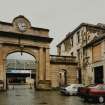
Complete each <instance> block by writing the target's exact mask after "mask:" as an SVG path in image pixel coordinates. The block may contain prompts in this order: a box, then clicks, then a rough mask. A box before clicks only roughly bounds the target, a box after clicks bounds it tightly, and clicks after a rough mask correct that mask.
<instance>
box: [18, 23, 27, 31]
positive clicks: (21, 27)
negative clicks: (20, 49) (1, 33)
mask: <svg viewBox="0 0 105 105" xmlns="http://www.w3.org/2000/svg"><path fill="white" fill-rule="evenodd" d="M17 27H18V28H19V30H20V31H21V32H24V31H26V30H27V24H26V23H25V22H19V23H17Z"/></svg>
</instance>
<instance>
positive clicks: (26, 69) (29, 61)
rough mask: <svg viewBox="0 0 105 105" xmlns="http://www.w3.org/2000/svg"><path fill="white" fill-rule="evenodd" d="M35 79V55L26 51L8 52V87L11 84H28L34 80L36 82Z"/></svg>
mask: <svg viewBox="0 0 105 105" xmlns="http://www.w3.org/2000/svg"><path fill="white" fill-rule="evenodd" d="M35 79H36V58H35V57H34V56H32V55H31V54H29V53H26V52H22V53H21V52H13V53H10V54H8V56H7V58H6V83H7V88H8V86H9V85H27V84H29V83H32V82H33V84H35ZM31 80H32V81H31ZM34 86H35V85H34Z"/></svg>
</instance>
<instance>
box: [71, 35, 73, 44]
mask: <svg viewBox="0 0 105 105" xmlns="http://www.w3.org/2000/svg"><path fill="white" fill-rule="evenodd" d="M71 46H73V36H72V37H71Z"/></svg>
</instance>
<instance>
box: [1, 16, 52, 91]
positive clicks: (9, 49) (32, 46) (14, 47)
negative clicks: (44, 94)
mask: <svg viewBox="0 0 105 105" xmlns="http://www.w3.org/2000/svg"><path fill="white" fill-rule="evenodd" d="M48 33H49V30H48V29H43V28H36V27H32V26H31V23H30V22H29V20H27V19H26V18H25V17H24V16H18V17H16V18H14V19H13V22H12V23H6V22H0V81H3V83H4V85H3V88H4V89H6V58H7V56H8V55H9V54H11V53H13V52H21V54H22V53H23V52H26V53H29V54H31V55H32V56H34V57H35V58H36V61H37V69H36V76H35V80H36V84H35V85H36V89H50V88H51V78H50V75H51V74H50V73H51V71H50V55H49V45H50V43H51V41H52V38H50V37H49V36H48Z"/></svg>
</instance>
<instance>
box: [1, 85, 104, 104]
mask: <svg viewBox="0 0 105 105" xmlns="http://www.w3.org/2000/svg"><path fill="white" fill-rule="evenodd" d="M0 105H105V104H97V103H86V102H84V101H83V100H82V99H81V98H80V97H78V96H62V95H61V94H60V93H59V92H58V91H35V90H34V89H29V87H25V86H14V89H12V88H10V89H9V90H8V91H7V92H1V93H0Z"/></svg>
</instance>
